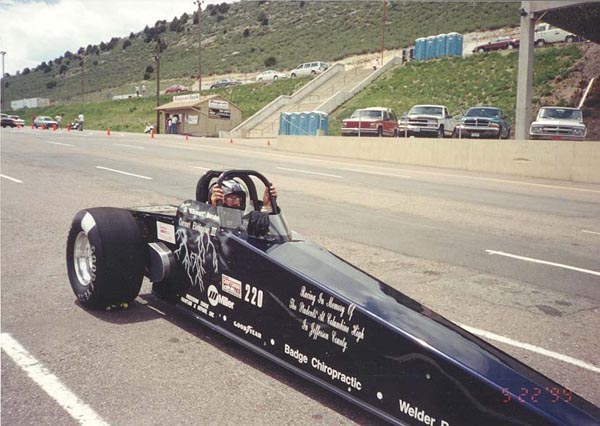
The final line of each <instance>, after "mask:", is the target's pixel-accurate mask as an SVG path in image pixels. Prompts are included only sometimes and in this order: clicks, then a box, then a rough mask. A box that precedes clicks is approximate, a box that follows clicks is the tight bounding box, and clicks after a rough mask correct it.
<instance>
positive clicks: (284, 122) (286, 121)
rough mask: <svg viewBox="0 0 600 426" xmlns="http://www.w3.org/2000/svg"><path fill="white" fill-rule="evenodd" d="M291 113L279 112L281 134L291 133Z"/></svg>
mask: <svg viewBox="0 0 600 426" xmlns="http://www.w3.org/2000/svg"><path fill="white" fill-rule="evenodd" d="M290 115H291V114H290V113H289V112H282V113H281V114H279V134H280V135H289V134H290Z"/></svg>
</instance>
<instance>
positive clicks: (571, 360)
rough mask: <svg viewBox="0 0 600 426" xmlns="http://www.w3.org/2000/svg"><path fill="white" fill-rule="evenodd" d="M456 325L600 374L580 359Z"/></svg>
mask: <svg viewBox="0 0 600 426" xmlns="http://www.w3.org/2000/svg"><path fill="white" fill-rule="evenodd" d="M457 325H458V326H460V327H461V328H464V329H465V330H467V331H468V332H469V333H472V334H474V335H476V336H479V337H481V338H484V339H488V340H494V341H496V342H500V343H505V344H507V345H510V346H514V347H517V348H521V349H525V350H528V351H531V352H535V353H537V354H540V355H544V356H547V357H549V358H554V359H557V360H559V361H562V362H566V363H568V364H572V365H575V366H577V367H580V368H583V369H586V370H589V371H593V372H594V373H600V367H597V366H595V365H593V364H590V363H587V362H585V361H581V360H580V359H577V358H572V357H570V356H568V355H563V354H559V353H558V352H553V351H549V350H547V349H544V348H540V347H539V346H535V345H530V344H529V343H522V342H518V341H516V340H513V339H511V338H508V337H504V336H500V335H499V334H494V333H490V332H489V331H485V330H479V329H478V328H474V327H469V326H468V325H464V324H457Z"/></svg>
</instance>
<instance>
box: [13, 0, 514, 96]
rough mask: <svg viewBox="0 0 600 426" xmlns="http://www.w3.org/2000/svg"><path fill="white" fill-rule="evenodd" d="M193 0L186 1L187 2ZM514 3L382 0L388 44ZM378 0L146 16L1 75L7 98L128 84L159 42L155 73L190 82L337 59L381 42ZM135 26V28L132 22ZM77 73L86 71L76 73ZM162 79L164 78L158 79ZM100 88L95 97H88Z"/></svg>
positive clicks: (497, 16)
mask: <svg viewBox="0 0 600 426" xmlns="http://www.w3.org/2000/svg"><path fill="white" fill-rule="evenodd" d="M190 3H191V2H190ZM519 7H520V2H489V3H487V2H486V3H480V2H464V3H457V2H444V3H442V2H397V1H394V2H388V5H387V10H386V16H387V18H386V20H385V48H386V49H397V48H402V47H406V46H409V45H411V44H412V43H413V42H414V40H415V38H417V37H423V36H429V35H436V34H440V33H448V32H452V31H456V32H460V33H467V32H471V31H475V30H479V29H490V28H500V27H507V26H508V27H510V26H513V27H514V26H516V25H518V13H517V11H518V8H519ZM383 12H384V11H383V2H382V1H364V0H363V1H241V2H236V3H231V4H229V3H222V4H220V5H209V6H208V7H206V8H205V10H203V11H202V14H201V16H200V19H198V16H197V14H196V13H190V14H184V15H182V16H180V17H174V18H171V20H170V21H168V20H167V17H165V20H162V21H157V22H155V23H154V24H151V23H149V25H148V26H146V27H145V28H144V29H141V30H138V31H137V32H136V31H132V32H131V34H130V35H129V36H128V37H124V38H119V37H113V38H112V39H111V40H108V41H102V42H100V43H99V44H97V45H88V46H81V47H80V48H79V49H78V50H77V51H76V52H65V53H64V55H61V56H60V57H58V58H48V59H47V60H46V61H44V62H42V63H41V64H40V65H38V66H37V67H36V68H35V69H27V68H26V69H24V70H22V71H20V72H19V75H16V76H9V77H8V78H7V79H5V81H4V85H5V87H4V100H5V101H10V100H13V99H23V98H30V97H45V98H50V99H51V100H52V101H60V102H65V101H69V100H70V99H81V86H82V81H83V86H84V92H85V96H86V99H98V95H99V94H101V97H103V98H108V97H110V96H111V95H113V94H118V93H130V92H131V90H132V87H133V86H134V85H135V84H138V85H141V84H142V83H145V85H146V86H147V87H148V90H149V92H150V93H152V91H153V90H154V89H153V87H155V80H156V63H155V62H154V56H155V54H156V52H157V49H158V46H159V44H160V45H161V46H162V53H161V62H160V76H161V81H162V80H166V81H169V80H171V81H175V80H177V81H178V82H180V83H183V84H190V83H191V82H192V81H193V80H194V79H195V78H196V76H197V74H198V50H199V49H198V38H199V37H198V36H199V32H200V33H201V37H202V75H203V77H206V76H209V75H212V74H219V75H221V74H228V73H245V72H253V71H260V70H262V69H265V68H273V69H290V68H292V67H293V66H295V65H297V64H298V63H301V62H306V61H311V60H324V61H335V60H339V59H341V58H344V57H347V56H351V55H357V54H364V53H368V52H376V51H378V50H379V49H381V33H382V16H383ZM134 30H135V29H134ZM82 74H83V78H82ZM163 87H164V86H163ZM94 96H96V97H94Z"/></svg>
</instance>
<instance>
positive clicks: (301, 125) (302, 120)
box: [298, 112, 309, 136]
mask: <svg viewBox="0 0 600 426" xmlns="http://www.w3.org/2000/svg"><path fill="white" fill-rule="evenodd" d="M308 114H309V113H308V112H300V113H298V134H299V135H302V136H306V135H308Z"/></svg>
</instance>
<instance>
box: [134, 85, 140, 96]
mask: <svg viewBox="0 0 600 426" xmlns="http://www.w3.org/2000/svg"><path fill="white" fill-rule="evenodd" d="M135 96H140V86H138V85H137V84H136V85H135Z"/></svg>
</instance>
